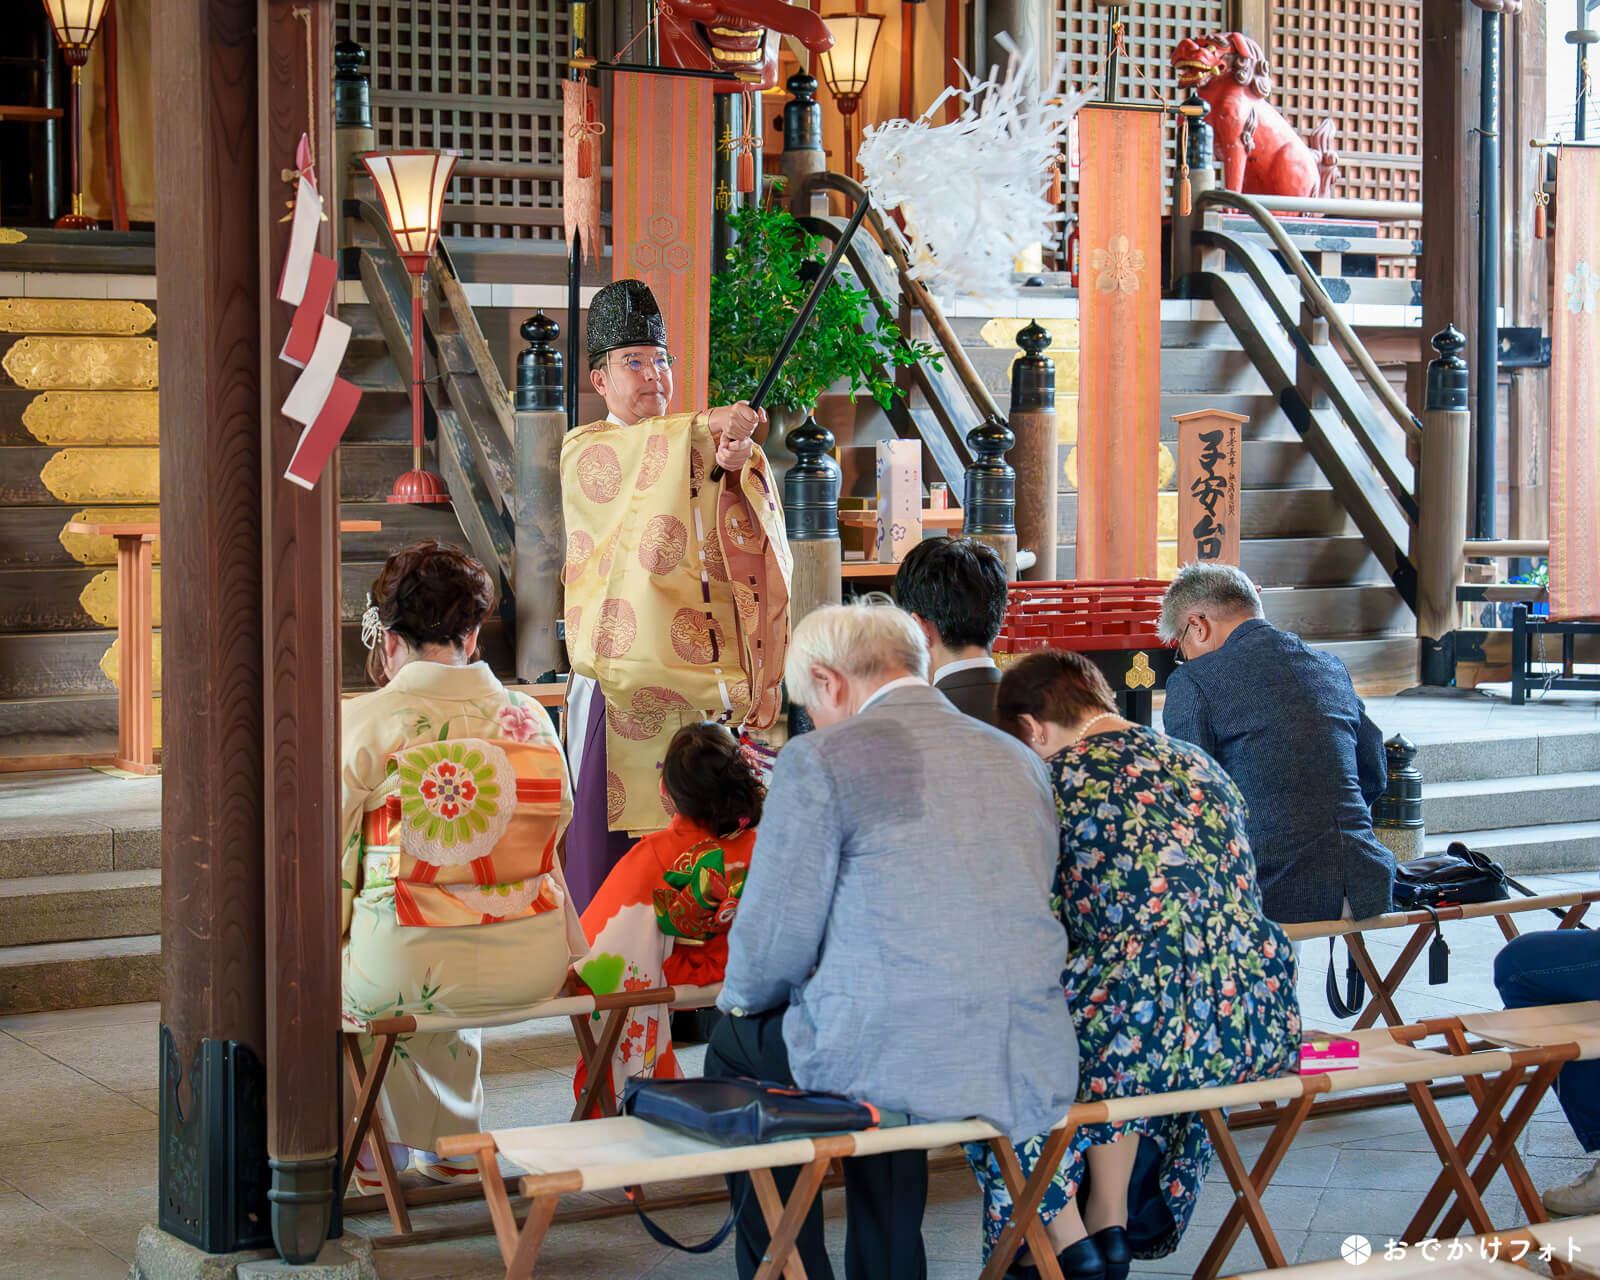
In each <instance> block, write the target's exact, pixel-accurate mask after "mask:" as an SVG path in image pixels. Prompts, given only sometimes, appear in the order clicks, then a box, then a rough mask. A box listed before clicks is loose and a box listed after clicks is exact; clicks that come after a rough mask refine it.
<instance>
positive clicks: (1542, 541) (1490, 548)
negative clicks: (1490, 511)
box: [1462, 538, 1550, 559]
mask: <svg viewBox="0 0 1600 1280" xmlns="http://www.w3.org/2000/svg"><path fill="white" fill-rule="evenodd" d="M1462 550H1463V552H1464V554H1466V555H1467V556H1477V557H1479V558H1480V559H1483V558H1487V559H1500V558H1502V557H1506V556H1547V555H1549V554H1550V539H1548V538H1527V539H1520V540H1519V539H1515V538H1511V539H1506V538H1499V539H1495V538H1468V539H1467V540H1466V541H1465V542H1464V543H1462Z"/></svg>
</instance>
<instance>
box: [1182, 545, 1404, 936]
mask: <svg viewBox="0 0 1600 1280" xmlns="http://www.w3.org/2000/svg"><path fill="white" fill-rule="evenodd" d="M1160 631H1161V637H1162V639H1163V640H1165V641H1166V642H1167V643H1168V644H1174V645H1176V646H1177V649H1178V655H1179V658H1180V660H1181V661H1182V662H1183V665H1182V666H1180V667H1179V668H1178V669H1177V670H1176V671H1174V672H1173V673H1172V675H1170V676H1169V677H1168V678H1167V701H1166V707H1165V709H1164V710H1163V712H1162V723H1163V725H1164V727H1165V729H1166V731H1167V732H1168V733H1169V734H1171V735H1172V736H1173V737H1174V738H1182V739H1184V740H1185V741H1187V742H1192V743H1194V744H1195V745H1196V746H1198V747H1200V748H1202V749H1203V750H1205V751H1208V752H1209V753H1210V754H1211V755H1212V756H1213V757H1214V758H1215V759H1216V761H1217V762H1218V763H1219V764H1220V765H1221V766H1222V767H1223V768H1224V769H1225V770H1227V772H1228V775H1229V776H1230V777H1231V778H1232V779H1233V780H1234V782H1235V783H1236V784H1237V785H1238V788H1239V792H1240V794H1241V795H1243V796H1244V799H1245V803H1246V804H1248V805H1249V807H1250V814H1249V817H1248V819H1247V821H1246V824H1245V825H1246V828H1247V830H1248V831H1249V833H1250V847H1251V849H1252V851H1253V852H1254V853H1255V859H1256V878H1257V880H1258V881H1259V882H1260V884H1261V898H1262V905H1263V907H1264V908H1265V910H1266V914H1267V916H1268V918H1269V919H1272V920H1276V921H1278V922H1280V923H1282V924H1292V923H1297V922H1301V921H1308V920H1337V919H1339V918H1340V917H1341V916H1348V917H1350V918H1353V919H1357V920H1361V919H1365V918H1366V917H1367V916H1375V915H1379V914H1381V913H1382V912H1385V911H1387V910H1389V907H1390V895H1391V892H1392V890H1393V887H1394V855H1393V854H1392V853H1390V852H1389V850H1388V849H1386V848H1384V846H1383V845H1382V844H1380V843H1379V842H1378V838H1377V837H1376V836H1375V835H1373V833H1372V803H1373V801H1375V800H1376V799H1377V798H1378V797H1379V796H1380V795H1381V794H1382V793H1383V788H1384V779H1385V773H1386V766H1385V761H1384V751H1383V735H1382V733H1381V732H1380V731H1379V729H1378V726H1377V725H1375V724H1373V722H1372V721H1371V719H1369V718H1368V716H1367V713H1366V709H1365V707H1363V706H1362V704H1361V699H1360V698H1358V697H1356V691H1355V686H1354V685H1353V684H1352V683H1351V681H1350V673H1349V672H1348V671H1346V670H1345V667H1344V663H1342V662H1340V661H1339V660H1338V659H1337V658H1335V657H1332V656H1330V655H1329V654H1325V653H1319V652H1318V651H1317V650H1315V649H1312V648H1310V647H1309V646H1307V645H1306V644H1305V642H1304V641H1302V640H1301V639H1300V637H1299V636H1296V635H1293V634H1291V633H1289V632H1287V631H1279V630H1278V629H1277V628H1276V627H1274V626H1273V625H1272V624H1271V623H1270V622H1268V621H1267V620H1266V619H1265V618H1264V617H1262V616H1261V597H1260V596H1259V595H1258V594H1257V593H1256V589H1255V586H1254V585H1253V584H1252V583H1251V581H1250V579H1249V578H1247V577H1246V576H1245V575H1244V573H1243V572H1242V571H1240V570H1239V569H1236V568H1234V567H1233V566H1232V565H1218V564H1193V565H1187V566H1185V567H1184V568H1183V569H1182V570H1180V571H1179V573H1178V576H1177V577H1176V578H1174V579H1173V581H1172V585H1171V586H1170V587H1169V588H1167V594H1166V596H1165V598H1164V599H1163V601H1162V605H1161V622H1160Z"/></svg>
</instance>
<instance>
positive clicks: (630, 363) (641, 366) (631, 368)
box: [617, 351, 678, 378]
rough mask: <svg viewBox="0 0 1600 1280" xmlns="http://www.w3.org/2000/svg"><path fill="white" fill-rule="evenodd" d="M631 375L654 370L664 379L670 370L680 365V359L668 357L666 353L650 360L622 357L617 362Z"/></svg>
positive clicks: (661, 353) (672, 356) (651, 357)
mask: <svg viewBox="0 0 1600 1280" xmlns="http://www.w3.org/2000/svg"><path fill="white" fill-rule="evenodd" d="M617 363H618V364H620V365H621V366H622V367H623V368H624V369H626V370H627V371H628V372H629V373H643V372H644V371H645V370H646V369H650V370H653V371H654V373H655V375H656V377H658V378H660V377H664V376H665V375H666V372H667V370H668V369H670V368H672V366H673V365H675V364H677V363H678V357H677V356H674V355H668V354H667V353H666V352H665V351H662V352H660V353H659V354H657V355H654V356H650V357H648V358H645V357H640V356H622V357H621V358H620V359H618V361H617Z"/></svg>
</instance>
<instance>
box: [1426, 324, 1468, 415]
mask: <svg viewBox="0 0 1600 1280" xmlns="http://www.w3.org/2000/svg"><path fill="white" fill-rule="evenodd" d="M1432 342H1433V349H1434V350H1435V351H1437V352H1438V353H1439V354H1438V355H1437V356H1435V357H1434V358H1433V359H1432V360H1430V361H1428V390H1427V400H1426V402H1425V403H1426V407H1427V408H1429V409H1465V408H1466V407H1467V382H1468V377H1467V362H1466V361H1465V360H1463V359H1462V358H1461V351H1462V350H1463V348H1465V347H1466V345H1467V339H1466V336H1465V335H1464V334H1463V333H1462V332H1461V330H1459V329H1457V328H1456V327H1455V325H1453V324H1451V325H1446V326H1445V327H1444V329H1443V330H1441V331H1440V332H1439V333H1436V334H1434V335H1433V339H1432Z"/></svg>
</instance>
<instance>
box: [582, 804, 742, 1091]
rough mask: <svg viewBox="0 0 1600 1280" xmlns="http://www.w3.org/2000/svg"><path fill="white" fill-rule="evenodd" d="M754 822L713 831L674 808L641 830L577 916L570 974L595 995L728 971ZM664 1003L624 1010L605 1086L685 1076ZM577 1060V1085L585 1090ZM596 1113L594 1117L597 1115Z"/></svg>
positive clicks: (709, 979) (716, 978) (689, 982)
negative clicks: (578, 938) (579, 932)
mask: <svg viewBox="0 0 1600 1280" xmlns="http://www.w3.org/2000/svg"><path fill="white" fill-rule="evenodd" d="M755 842H756V833H755V830H754V829H753V828H751V829H748V830H745V831H741V832H739V833H738V834H737V835H733V836H727V837H718V836H715V835H713V834H712V833H711V832H710V831H707V830H706V829H705V828H704V827H702V826H700V825H699V824H698V823H695V822H691V821H689V820H688V819H687V818H685V817H683V816H682V815H681V814H680V815H678V816H676V817H674V818H673V819H672V825H671V826H669V827H668V828H667V829H666V830H665V831H658V832H655V833H654V834H653V835H648V836H645V837H644V839H642V840H640V841H639V842H638V843H637V844H635V845H634V846H633V848H632V849H630V850H629V851H628V852H627V854H626V855H625V856H624V857H623V859H622V861H621V862H619V863H618V864H617V865H616V866H615V867H613V868H612V870H611V874H610V875H608V876H607V877H606V880H605V883H604V884H603V885H601V886H600V891H599V893H597V894H596V895H595V898H594V901H593V902H591V903H590V904H589V905H588V907H586V908H585V909H584V912H583V931H584V935H585V936H586V938H587V939H588V942H589V955H588V958H587V959H586V960H585V961H584V962H583V963H582V964H580V965H578V966H577V967H576V970H575V971H576V973H577V975H578V977H579V978H580V979H581V980H582V981H583V983H584V984H585V985H586V986H587V987H588V988H589V990H591V991H593V992H595V993H596V994H605V993H609V992H612V991H643V990H647V989H648V988H650V987H660V986H686V987H687V986H696V987H699V986H708V985H710V984H711V983H714V982H721V981H722V977H723V974H724V973H725V972H726V971H727V967H728V930H729V929H730V928H731V927H732V926H733V920H734V916H735V914H736V913H737V911H738V909H739V895H740V894H741V893H742V892H743V890H744V881H745V874H746V872H747V871H748V869H749V866H750V852H751V850H752V849H754V848H755ZM667 1015H668V1009H667V1007H666V1006H665V1005H649V1006H645V1007H642V1008H638V1009H634V1010H631V1011H630V1013H629V1017H628V1021H627V1023H626V1024H625V1025H624V1026H623V1030H622V1038H621V1040H620V1041H619V1042H618V1044H617V1049H616V1052H615V1053H614V1054H613V1055H612V1057H611V1063H610V1072H611V1084H612V1091H613V1092H614V1093H615V1094H616V1095H617V1096H618V1097H619V1098H620V1097H621V1095H622V1089H623V1086H624V1085H625V1084H626V1083H627V1081H628V1078H629V1077H630V1076H636V1075H649V1076H655V1077H659V1078H675V1077H679V1076H682V1075H683V1072H682V1071H681V1070H680V1069H679V1067H678V1061H677V1058H676V1057H674V1056H673V1052H672V1030H671V1026H670V1025H669V1019H668V1016H667ZM584 1078H585V1077H584V1069H583V1063H582V1062H579V1064H578V1072H577V1078H576V1080H575V1088H576V1091H577V1094H578V1096H580V1097H581V1096H582V1094H583V1086H584ZM597 1114H598V1113H597Z"/></svg>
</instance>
